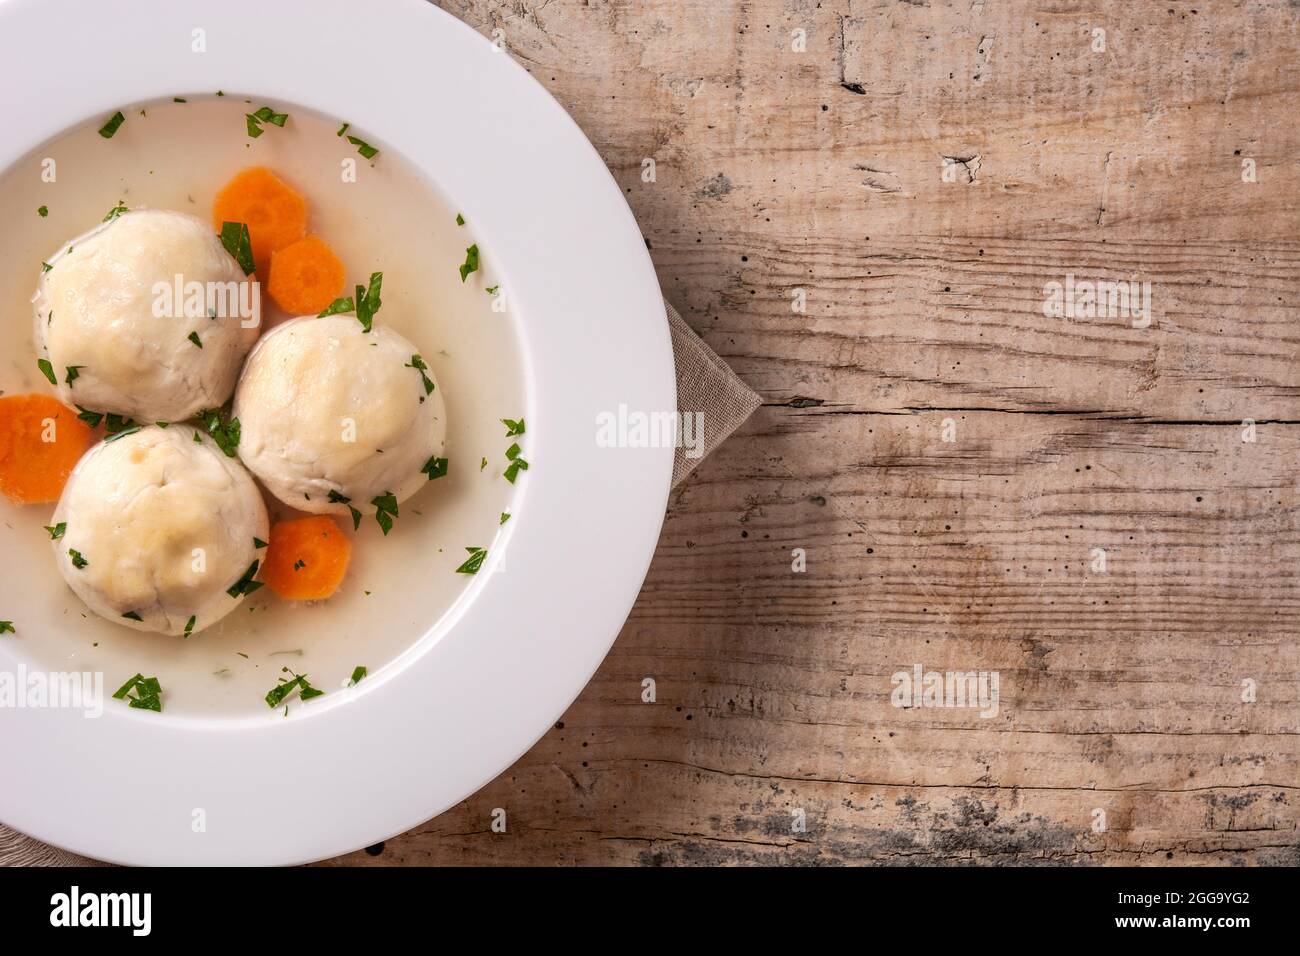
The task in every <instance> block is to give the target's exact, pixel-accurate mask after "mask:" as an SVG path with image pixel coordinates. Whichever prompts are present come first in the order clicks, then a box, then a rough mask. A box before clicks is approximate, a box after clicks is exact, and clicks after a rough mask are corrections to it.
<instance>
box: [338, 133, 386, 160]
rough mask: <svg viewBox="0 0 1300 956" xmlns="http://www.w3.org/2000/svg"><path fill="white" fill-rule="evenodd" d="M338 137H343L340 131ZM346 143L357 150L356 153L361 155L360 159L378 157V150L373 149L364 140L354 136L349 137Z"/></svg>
mask: <svg viewBox="0 0 1300 956" xmlns="http://www.w3.org/2000/svg"><path fill="white" fill-rule="evenodd" d="M339 135H340V136H341V135H343V134H342V131H340V133H339ZM348 142H349V143H351V144H352V145H353V146H355V147H356V148H357V152H358V153H360V154H361V158H362V159H374V158H375V157H376V156H378V155H379V150H377V149H375V147H373V146H371V145H370V144H369V143H367V142H366V141H365V140H364V139H358V138H357V137H356V136H349V137H348Z"/></svg>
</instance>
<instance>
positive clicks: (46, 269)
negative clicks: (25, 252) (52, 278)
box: [41, 262, 54, 273]
mask: <svg viewBox="0 0 1300 956" xmlns="http://www.w3.org/2000/svg"><path fill="white" fill-rule="evenodd" d="M53 271H54V266H52V265H50V264H49V263H48V262H42V263H41V272H42V273H46V272H53Z"/></svg>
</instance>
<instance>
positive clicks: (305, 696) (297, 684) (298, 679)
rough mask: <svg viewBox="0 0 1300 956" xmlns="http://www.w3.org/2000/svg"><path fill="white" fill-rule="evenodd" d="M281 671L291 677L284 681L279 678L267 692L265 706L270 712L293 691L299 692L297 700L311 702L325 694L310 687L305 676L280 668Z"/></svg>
mask: <svg viewBox="0 0 1300 956" xmlns="http://www.w3.org/2000/svg"><path fill="white" fill-rule="evenodd" d="M281 670H282V671H283V672H284V673H285V674H290V675H292V677H291V679H290V680H285V679H284V678H283V677H281V678H280V679H279V680H280V683H279V684H278V685H276V686H275V687H274V688H272V689H271V690H270V691H268V692H267V695H266V706H268V707H270V708H271V709H272V710H275V708H277V707H279V706H280V705H281V704H282V703H284V700H285V698H286V697H288V696H289V695H290V694H292V693H293V692H294V691H295V690H297V691H298V692H299V693H298V699H299V700H311V699H312V698H313V697H320V696H321V695H322V694H324V693H325V692H324V691H323V690H317V689H316V688H315V687H312V686H311V684H310V683H308V682H307V675H306V674H295V673H294V672H293V671H291V670H289V668H287V667H284V668H281Z"/></svg>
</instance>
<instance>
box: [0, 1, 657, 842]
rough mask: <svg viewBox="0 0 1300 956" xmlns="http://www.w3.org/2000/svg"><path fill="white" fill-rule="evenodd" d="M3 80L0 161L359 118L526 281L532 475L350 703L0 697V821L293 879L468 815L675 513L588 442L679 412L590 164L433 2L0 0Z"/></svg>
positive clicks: (594, 649) (602, 174)
mask: <svg viewBox="0 0 1300 956" xmlns="http://www.w3.org/2000/svg"><path fill="white" fill-rule="evenodd" d="M196 29H202V30H204V31H205V32H206V38H207V51H206V52H205V53H201V54H198V53H195V52H192V50H191V41H192V36H193V31H194V30H196ZM0 79H2V80H3V84H4V85H5V86H6V87H7V88H8V89H10V90H21V91H22V95H21V96H18V95H15V96H11V97H7V98H6V110H5V135H4V136H3V137H2V138H0V170H3V169H6V168H8V167H10V166H11V165H12V164H13V163H14V162H15V161H16V160H17V159H19V158H20V157H21V156H23V155H24V154H26V153H28V152H29V151H30V150H32V149H34V148H35V147H37V146H38V145H39V144H41V143H42V142H44V141H46V140H48V139H50V138H52V137H54V136H55V135H57V134H59V133H61V132H62V131H63V130H65V129H67V128H69V127H72V126H74V125H76V124H78V123H80V122H83V121H85V120H86V119H88V118H90V117H98V116H101V115H102V116H108V115H111V114H112V113H113V112H114V111H115V110H117V109H119V108H122V107H124V106H127V105H129V104H134V103H143V102H147V101H151V100H155V99H158V98H160V97H171V96H173V95H179V96H186V95H187V94H190V95H199V94H201V93H205V92H207V93H210V92H214V91H216V90H218V89H222V90H225V91H227V92H228V93H230V94H247V95H250V96H257V97H265V98H267V99H268V100H271V101H283V102H285V103H293V104H299V105H302V106H306V107H310V108H314V109H316V110H318V111H320V112H322V113H326V114H329V115H334V116H342V117H347V118H349V119H351V120H353V121H354V122H355V123H357V124H359V125H360V124H364V128H365V129H366V130H367V132H368V134H370V138H371V140H372V141H373V142H375V143H377V144H379V145H382V146H383V147H384V148H388V149H392V150H394V151H397V152H400V153H401V154H403V155H404V156H405V157H406V158H407V159H408V160H409V161H411V162H413V163H414V164H415V165H416V166H418V167H419V168H420V169H421V170H422V171H424V172H425V173H427V174H428V175H429V176H430V177H431V178H432V179H433V180H435V181H436V182H437V183H438V184H439V186H440V187H441V188H442V189H443V190H444V191H445V192H446V193H448V194H449V195H450V196H451V197H453V198H454V199H455V200H456V201H457V202H458V203H461V204H462V205H463V208H464V209H465V211H466V215H467V217H470V218H472V221H473V223H474V225H475V227H476V230H477V231H478V233H479V234H480V235H482V236H483V237H485V238H486V239H487V241H489V242H490V243H491V246H492V249H493V251H494V255H495V257H496V260H497V261H498V262H499V264H500V266H501V268H502V270H503V271H504V272H505V273H506V274H507V275H508V277H509V287H510V292H511V297H512V307H513V308H514V309H515V310H517V312H518V314H519V315H520V316H521V317H522V321H521V323H520V327H521V330H522V332H521V337H522V343H521V348H522V352H523V355H524V361H525V365H526V377H527V393H528V401H527V409H526V416H527V422H528V436H529V450H530V452H531V454H530V455H529V458H530V461H531V462H532V464H533V467H532V469H530V470H529V472H528V473H527V480H526V482H525V483H523V488H522V492H521V500H520V501H519V506H518V507H517V509H516V515H515V518H514V520H512V521H511V522H510V525H509V527H508V530H509V534H508V536H507V537H506V539H505V540H506V545H505V548H504V550H503V551H502V552H501V553H497V554H493V555H492V556H491V557H489V559H488V562H487V564H486V565H485V566H484V569H483V572H484V573H480V574H479V575H478V576H477V579H476V580H475V582H474V585H473V588H472V591H471V594H470V596H469V599H468V600H465V601H462V602H460V604H459V605H458V607H457V613H455V614H454V615H451V619H450V620H446V619H444V620H443V621H442V622H441V623H440V625H439V626H437V627H436V628H434V629H433V630H431V631H430V632H429V633H426V634H424V635H423V636H420V637H417V638H415V639H414V641H413V646H412V649H411V651H410V652H409V653H408V654H407V655H406V656H405V657H404V658H403V659H402V660H400V661H398V662H397V663H396V664H395V665H392V666H389V667H387V668H385V669H384V670H383V672H382V673H380V674H377V675H373V676H371V677H370V678H368V679H367V680H366V681H364V682H363V683H362V684H360V685H359V686H358V687H356V688H355V689H353V690H350V691H348V692H347V693H336V694H330V695H328V696H327V697H324V698H320V699H319V700H317V701H313V702H312V704H311V705H310V706H307V707H302V708H298V709H296V710H295V711H294V713H293V714H292V715H291V717H290V718H289V719H283V718H280V719H276V718H277V717H278V712H276V714H275V715H274V716H269V717H267V718H262V719H238V720H219V719H215V718H214V719H200V718H183V717H169V716H168V715H167V714H166V713H164V714H161V715H159V714H154V713H149V712H145V711H138V710H132V709H129V708H126V707H120V706H111V705H113V704H115V703H116V702H113V701H109V702H108V704H109V705H110V706H108V707H106V708H105V711H104V714H103V716H102V717H101V718H99V719H86V718H85V716H84V715H83V713H82V712H81V711H79V710H73V709H41V708H6V707H0V821H3V822H4V823H6V824H8V825H9V826H11V827H14V828H15V829H18V830H20V831H23V832H26V833H29V834H31V835H33V836H35V837H38V838H40V839H42V840H45V841H47V842H49V843H52V844H55V845H58V846H61V847H64V848H66V849H69V850H73V851H76V852H79V853H84V854H87V855H89V856H92V857H95V858H98V859H102V860H108V861H112V862H116V863H133V864H236V863H240V864H287V863H296V862H303V861H308V860H315V859H321V858H325V857H330V856H335V855H337V854H340V853H345V852H348V851H351V850H355V849H358V848H360V847H363V846H367V845H370V844H373V843H376V842H378V841H380V840H383V839H385V838H388V837H391V836H393V835H396V834H398V833H401V832H403V831H405V830H408V829H410V828H411V827H413V826H415V825H417V824H419V823H421V822H422V821H424V820H427V819H429V818H430V817H432V816H434V815H436V814H438V813H440V812H442V811H443V810H445V809H447V808H448V807H450V806H452V805H454V804H456V803H457V802H459V801H461V800H463V799H465V797H467V796H468V795H470V794H471V793H473V792H474V791H475V790H476V789H478V788H479V787H481V786H482V785H483V784H485V783H487V782H488V781H490V780H491V779H493V778H494V777H496V776H497V775H498V774H500V773H501V772H502V771H503V770H505V769H506V768H507V767H509V766H510V764H511V763H512V762H513V761H515V760H516V759H517V758H518V757H519V756H520V755H522V754H523V753H524V752H525V751H526V750H528V748H529V747H530V746H531V745H532V744H533V743H534V742H536V740H537V739H538V738H539V737H540V736H541V735H542V734H543V733H545V732H546V730H547V729H548V728H549V727H550V726H551V724H552V723H553V722H554V721H555V720H556V719H557V718H558V717H559V716H560V715H561V714H562V713H563V712H564V710H565V708H566V707H567V706H568V705H569V704H570V703H571V702H572V700H573V699H574V698H575V697H576V696H577V694H578V693H579V692H580V691H581V689H582V687H583V686H584V685H585V684H586V682H587V681H588V680H589V679H590V677H591V675H592V673H593V672H594V671H595V669H596V667H597V666H598V665H599V663H600V661H601V659H602V658H603V657H604V656H605V654H606V653H607V651H608V650H609V647H610V645H611V644H612V642H613V640H614V638H615V636H616V635H617V633H618V631H619V628H620V627H621V626H622V624H623V622H624V620H625V619H626V617H627V614H628V612H629V611H630V609H631V607H632V603H633V601H634V600H635V598H636V595H637V592H638V590H639V588H640V585H641V582H642V580H643V578H644V576H645V572H646V569H647V567H648V565H649V562H650V558H651V554H652V552H653V550H654V547H655V543H656V541H657V539H658V535H659V530H660V525H661V523H662V520H663V513H664V509H665V506H666V503H667V495H668V488H669V480H670V474H671V466H672V449H671V448H666V447H659V448H648V449H645V448H643V449H610V448H600V447H598V446H597V442H596V421H597V416H598V415H600V414H601V413H602V412H613V411H615V410H617V409H618V408H619V406H620V405H626V406H627V407H628V408H631V409H642V410H646V411H658V412H662V411H672V410H673V409H675V408H676V388H675V381H674V375H673V360H672V349H671V344H670V340H669V334H668V328H667V324H666V322H665V319H664V310H663V304H662V300H661V299H660V293H659V286H658V282H657V280H656V278H655V273H654V270H653V268H652V266H651V263H650V260H649V256H648V254H647V252H646V249H645V245H644V242H643V239H642V237H641V234H640V231H639V230H638V228H637V226H636V223H635V221H634V220H633V218H632V215H631V213H630V211H629V209H628V207H627V204H626V202H625V201H624V199H623V196H622V194H621V192H620V190H619V188H618V186H617V185H616V184H615V183H614V181H613V179H612V178H611V177H610V175H609V172H608V171H607V170H606V168H605V166H604V164H603V163H602V161H601V159H600V157H599V156H598V155H597V154H596V152H595V150H594V149H592V147H591V145H590V143H588V141H587V140H586V139H585V137H584V136H583V135H582V132H581V131H580V130H579V129H578V127H577V126H576V125H574V123H573V121H572V120H571V119H570V118H569V117H568V115H567V114H566V113H565V112H564V111H563V109H562V108H561V107H560V106H559V105H558V104H557V103H556V102H555V101H554V100H553V99H552V98H551V97H550V96H549V95H548V94H547V93H546V92H545V91H544V90H543V89H542V88H541V86H539V85H538V84H537V83H536V82H535V81H534V80H533V79H532V78H531V77H530V76H529V75H528V74H527V73H526V72H525V71H524V69H523V68H521V67H520V66H519V65H518V64H516V63H515V62H514V61H513V60H512V59H511V57H510V55H509V53H508V52H506V51H502V50H498V49H495V48H494V45H493V44H492V43H491V42H489V41H488V40H486V39H484V38H483V37H481V36H479V35H478V34H477V33H475V32H474V31H473V30H472V29H470V28H469V27H467V26H465V25H464V24H462V23H460V22H459V21H457V20H455V19H454V18H452V17H451V16H449V15H447V14H445V13H443V12H442V11H440V10H438V9H437V8H435V7H433V6H431V5H430V4H428V3H425V2H424V0H367V2H365V3H359V2H357V0H276V2H274V3H267V2H265V0H212V2H201V3H194V2H191V3H185V4H178V3H175V2H174V0H96V2H94V3H86V2H84V0H83V2H74V0H4V2H3V3H0ZM44 251H45V250H33V252H34V254H35V255H37V256H39V255H40V254H42V253H43V252H44ZM22 320H23V321H26V317H25V316H23V317H22ZM41 553H42V554H44V552H43V551H42V552H41ZM503 559H504V560H508V562H509V572H508V573H486V572H490V571H493V570H495V568H496V567H497V562H500V561H502V560H503ZM3 560H4V561H5V562H8V561H22V560H26V556H25V555H5V556H3ZM2 570H3V569H2V567H0V571H2ZM55 573H56V571H55V569H54V567H53V566H51V568H50V574H52V575H53V574H55ZM4 596H5V597H6V599H11V598H13V595H4ZM6 610H7V609H6V608H4V607H0V612H4V611H6ZM4 616H6V617H14V615H12V614H5V615H4ZM431 619H432V614H431ZM39 623H40V625H41V626H43V627H56V626H58V621H57V620H49V621H42V622H39ZM374 625H375V627H376V628H382V627H384V626H385V625H386V622H385V620H384V619H383V612H382V610H379V611H378V612H377V613H376V618H375V622H374ZM37 630H39V628H37ZM24 643H25V641H18V640H13V639H12V638H11V637H10V636H0V672H3V671H9V672H12V673H17V672H19V670H20V669H21V667H23V666H30V665H29V663H28V661H29V658H28V657H27V656H25V655H26V654H27V652H26V651H25V650H24ZM114 689H115V688H113V687H110V688H107V691H108V693H112V691H113V690H114ZM199 811H201V817H202V820H203V821H204V826H203V827H202V828H199V827H197V826H195V820H196V819H198V818H199Z"/></svg>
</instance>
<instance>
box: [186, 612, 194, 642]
mask: <svg viewBox="0 0 1300 956" xmlns="http://www.w3.org/2000/svg"><path fill="white" fill-rule="evenodd" d="M194 621H195V616H194V615H193V614H191V615H190V619H189V620H188V621H186V622H185V636H186V637H189V636H190V635H191V634H193V633H194Z"/></svg>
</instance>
